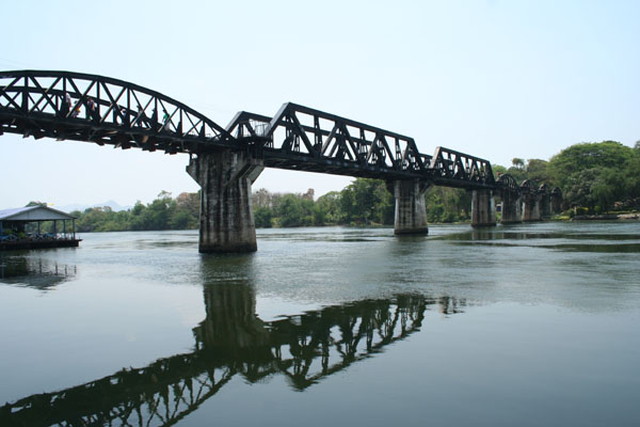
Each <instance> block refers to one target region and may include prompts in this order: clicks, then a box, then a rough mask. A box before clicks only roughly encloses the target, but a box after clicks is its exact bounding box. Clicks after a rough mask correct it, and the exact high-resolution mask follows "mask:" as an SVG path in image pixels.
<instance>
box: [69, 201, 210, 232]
mask: <svg viewBox="0 0 640 427" xmlns="http://www.w3.org/2000/svg"><path fill="white" fill-rule="evenodd" d="M197 198H198V194H197V193H193V194H188V193H182V194H180V195H179V196H178V198H177V199H172V198H171V194H170V193H167V192H165V191H163V192H161V193H160V194H159V195H158V198H157V199H156V200H154V201H153V202H151V203H149V204H148V205H144V204H142V203H141V202H137V203H136V204H135V206H134V207H133V208H132V209H130V210H128V211H119V212H114V211H113V210H112V209H111V208H110V207H108V206H104V207H95V208H88V209H86V210H85V211H84V212H80V211H74V212H72V213H71V214H72V215H73V216H75V217H77V218H78V219H77V220H76V230H77V231H80V232H89V231H125V230H183V229H193V228H196V227H197V226H198V222H199V207H198V206H199V202H196V200H197Z"/></svg>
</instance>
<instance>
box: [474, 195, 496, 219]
mask: <svg viewBox="0 0 640 427" xmlns="http://www.w3.org/2000/svg"><path fill="white" fill-rule="evenodd" d="M494 225H496V204H495V201H494V199H493V191H492V190H473V191H472V192H471V226H472V227H491V226H494Z"/></svg>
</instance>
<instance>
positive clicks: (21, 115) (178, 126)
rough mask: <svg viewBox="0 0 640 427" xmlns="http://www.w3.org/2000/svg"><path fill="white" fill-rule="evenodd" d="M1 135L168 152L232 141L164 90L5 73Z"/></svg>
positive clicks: (86, 77) (1, 75) (78, 77)
mask: <svg viewBox="0 0 640 427" xmlns="http://www.w3.org/2000/svg"><path fill="white" fill-rule="evenodd" d="M0 132H11V133H19V134H23V135H25V136H33V137H35V138H41V137H52V138H56V139H71V140H80V141H90V142H95V143H97V144H100V145H103V144H112V145H115V146H119V147H122V148H130V147H138V148H142V149H145V150H149V151H154V150H156V149H161V150H164V151H165V152H168V153H177V152H199V151H204V150H207V149H208V148H209V147H213V146H219V145H223V146H224V145H228V144H230V141H231V138H230V136H229V134H228V132H227V131H226V130H225V129H224V128H222V127H220V126H219V125H218V124H216V123H215V122H213V121H212V120H210V119H208V118H207V117H205V116H204V115H202V114H200V113H198V112H197V111H195V110H193V109H192V108H190V107H188V106H186V105H184V104H182V103H181V102H178V101H176V100H174V99H172V98H170V97H168V96H165V95H163V94H161V93H159V92H156V91H153V90H150V89H147V88H144V87H142V86H138V85H135V84H133V83H128V82H125V81H122V80H117V79H113V78H110V77H103V76H97V75H92V74H83V73H73V72H67V71H33V70H22V71H4V72H0Z"/></svg>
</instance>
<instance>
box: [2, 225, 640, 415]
mask: <svg viewBox="0 0 640 427" xmlns="http://www.w3.org/2000/svg"><path fill="white" fill-rule="evenodd" d="M80 237H81V238H82V239H83V241H82V242H81V244H80V247H79V248H65V249H55V250H46V251H30V252H11V253H4V254H3V255H0V343H1V348H2V350H1V357H0V375H1V378H0V405H3V404H4V403H5V402H7V403H6V405H4V406H3V407H0V425H2V426H5V425H7V426H8V425H29V426H37V425H51V424H54V425H55V424H62V425H123V424H126V425H163V424H173V423H177V424H178V425H184V426H201V425H206V426H228V425H234V426H236V425H237V426H253V425H255V426H300V425H304V426H325V425H345V426H346V425H352V426H361V425H362V426H390V425H397V426H425V425H433V426H443V425H450V426H514V425H517V426H638V425H640V405H639V403H640V331H639V329H638V326H639V325H640V274H639V273H640V258H639V256H640V223H638V222H637V221H635V222H619V223H605V222H589V223H536V224H524V225H518V226H511V227H502V226H498V227H496V228H492V229H483V230H472V229H471V228H470V227H469V226H468V225H451V226H444V225H443V226H439V225H432V226H431V227H430V234H429V236H426V237H403V238H399V237H394V236H393V232H392V230H391V229H387V228H379V229H351V228H302V229H273V230H259V231H258V247H259V249H258V252H257V253H254V254H246V255H225V256H220V255H201V254H198V252H197V240H198V237H197V232H196V231H184V232H137V233H92V234H84V235H81V236H80Z"/></svg>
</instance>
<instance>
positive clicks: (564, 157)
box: [548, 141, 640, 213]
mask: <svg viewBox="0 0 640 427" xmlns="http://www.w3.org/2000/svg"><path fill="white" fill-rule="evenodd" d="M548 173H549V177H550V179H551V180H553V182H555V183H556V184H557V185H559V186H560V188H561V189H562V190H563V194H564V198H565V202H566V203H567V204H568V206H583V207H587V208H588V209H589V210H590V211H591V212H597V213H599V212H604V211H607V210H609V209H612V208H615V207H629V206H633V205H636V204H637V200H636V199H638V197H640V151H639V150H637V149H633V148H630V147H627V146H625V145H622V144H620V143H619V142H615V141H603V142H597V143H582V144H576V145H572V146H571V147H569V148H566V149H564V150H562V151H561V152H560V153H559V154H557V155H555V156H554V157H552V158H551V160H550V161H549V165H548Z"/></svg>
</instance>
